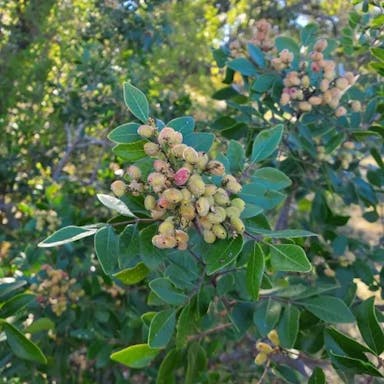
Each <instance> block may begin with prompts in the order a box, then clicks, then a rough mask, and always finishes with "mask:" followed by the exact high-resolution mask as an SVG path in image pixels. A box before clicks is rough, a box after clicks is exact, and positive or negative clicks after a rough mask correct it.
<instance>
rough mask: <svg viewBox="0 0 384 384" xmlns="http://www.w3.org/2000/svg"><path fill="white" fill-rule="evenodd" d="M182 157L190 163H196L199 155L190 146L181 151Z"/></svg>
mask: <svg viewBox="0 0 384 384" xmlns="http://www.w3.org/2000/svg"><path fill="white" fill-rule="evenodd" d="M183 159H184V160H185V161H187V162H188V163H191V164H196V163H197V162H198V160H199V155H198V153H197V152H196V150H195V149H194V148H192V147H187V148H185V149H184V152H183Z"/></svg>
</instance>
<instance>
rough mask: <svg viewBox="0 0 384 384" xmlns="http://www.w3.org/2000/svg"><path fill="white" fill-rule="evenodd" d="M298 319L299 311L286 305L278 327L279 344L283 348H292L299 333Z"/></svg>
mask: <svg viewBox="0 0 384 384" xmlns="http://www.w3.org/2000/svg"><path fill="white" fill-rule="evenodd" d="M299 319H300V311H299V310H298V309H297V308H296V307H294V306H293V305H291V304H287V305H286V306H285V307H284V312H283V315H282V316H281V319H280V322H279V326H278V334H279V338H280V343H281V345H282V346H283V347H284V348H293V347H294V345H295V342H296V338H297V335H298V333H299Z"/></svg>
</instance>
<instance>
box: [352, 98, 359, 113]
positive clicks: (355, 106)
mask: <svg viewBox="0 0 384 384" xmlns="http://www.w3.org/2000/svg"><path fill="white" fill-rule="evenodd" d="M351 107H352V111H353V112H361V109H362V108H361V103H360V101H358V100H353V101H352V103H351Z"/></svg>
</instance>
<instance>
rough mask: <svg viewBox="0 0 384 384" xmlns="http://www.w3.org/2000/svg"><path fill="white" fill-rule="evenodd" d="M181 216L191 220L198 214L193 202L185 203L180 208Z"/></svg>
mask: <svg viewBox="0 0 384 384" xmlns="http://www.w3.org/2000/svg"><path fill="white" fill-rule="evenodd" d="M179 212H180V216H181V217H183V218H185V219H186V220H188V221H190V220H193V219H194V218H195V216H196V211H195V207H194V206H193V204H192V203H183V204H181V206H180V209H179Z"/></svg>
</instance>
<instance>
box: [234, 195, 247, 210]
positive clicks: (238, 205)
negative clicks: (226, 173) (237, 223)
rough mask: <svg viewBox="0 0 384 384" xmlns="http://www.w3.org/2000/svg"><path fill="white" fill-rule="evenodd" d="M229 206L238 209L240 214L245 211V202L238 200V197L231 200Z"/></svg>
mask: <svg viewBox="0 0 384 384" xmlns="http://www.w3.org/2000/svg"><path fill="white" fill-rule="evenodd" d="M231 205H233V206H234V207H236V208H238V209H239V211H240V212H243V211H244V209H245V201H244V200H243V199H240V198H239V197H236V198H235V199H232V200H231Z"/></svg>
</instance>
